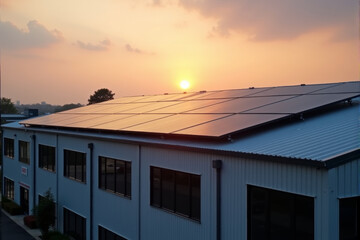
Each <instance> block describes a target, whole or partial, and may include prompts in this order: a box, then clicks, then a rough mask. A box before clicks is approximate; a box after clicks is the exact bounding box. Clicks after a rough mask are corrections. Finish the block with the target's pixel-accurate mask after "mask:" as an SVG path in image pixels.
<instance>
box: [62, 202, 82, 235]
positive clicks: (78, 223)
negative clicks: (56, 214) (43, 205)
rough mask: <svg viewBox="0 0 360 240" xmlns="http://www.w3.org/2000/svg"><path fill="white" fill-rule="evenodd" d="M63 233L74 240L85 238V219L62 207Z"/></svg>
mask: <svg viewBox="0 0 360 240" xmlns="http://www.w3.org/2000/svg"><path fill="white" fill-rule="evenodd" d="M64 233H65V234H67V235H69V236H71V237H72V238H74V239H75V240H86V219H85V218H83V217H81V216H80V215H77V214H76V213H74V212H72V211H70V210H68V209H66V208H64Z"/></svg>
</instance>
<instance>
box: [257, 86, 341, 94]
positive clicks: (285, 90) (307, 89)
mask: <svg viewBox="0 0 360 240" xmlns="http://www.w3.org/2000/svg"><path fill="white" fill-rule="evenodd" d="M333 85H334V84H316V85H298V86H285V87H274V88H268V89H267V90H265V91H261V92H258V93H255V94H252V95H251V96H252V97H256V96H279V95H280V96H281V95H300V94H308V93H311V92H314V91H317V90H321V89H326V88H328V87H330V86H333Z"/></svg>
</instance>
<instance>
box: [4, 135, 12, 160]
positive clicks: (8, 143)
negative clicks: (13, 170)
mask: <svg viewBox="0 0 360 240" xmlns="http://www.w3.org/2000/svg"><path fill="white" fill-rule="evenodd" d="M4 156H5V157H8V158H12V159H13V158H14V157H15V140H14V139H13V138H6V137H4Z"/></svg>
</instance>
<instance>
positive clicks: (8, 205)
mask: <svg viewBox="0 0 360 240" xmlns="http://www.w3.org/2000/svg"><path fill="white" fill-rule="evenodd" d="M2 207H3V208H4V210H5V211H7V212H8V213H9V214H10V215H21V214H23V213H24V211H23V209H22V207H20V206H19V205H17V204H16V203H15V202H12V201H8V202H2Z"/></svg>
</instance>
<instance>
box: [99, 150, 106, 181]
mask: <svg viewBox="0 0 360 240" xmlns="http://www.w3.org/2000/svg"><path fill="white" fill-rule="evenodd" d="M99 187H100V188H106V158H104V157H99Z"/></svg>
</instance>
